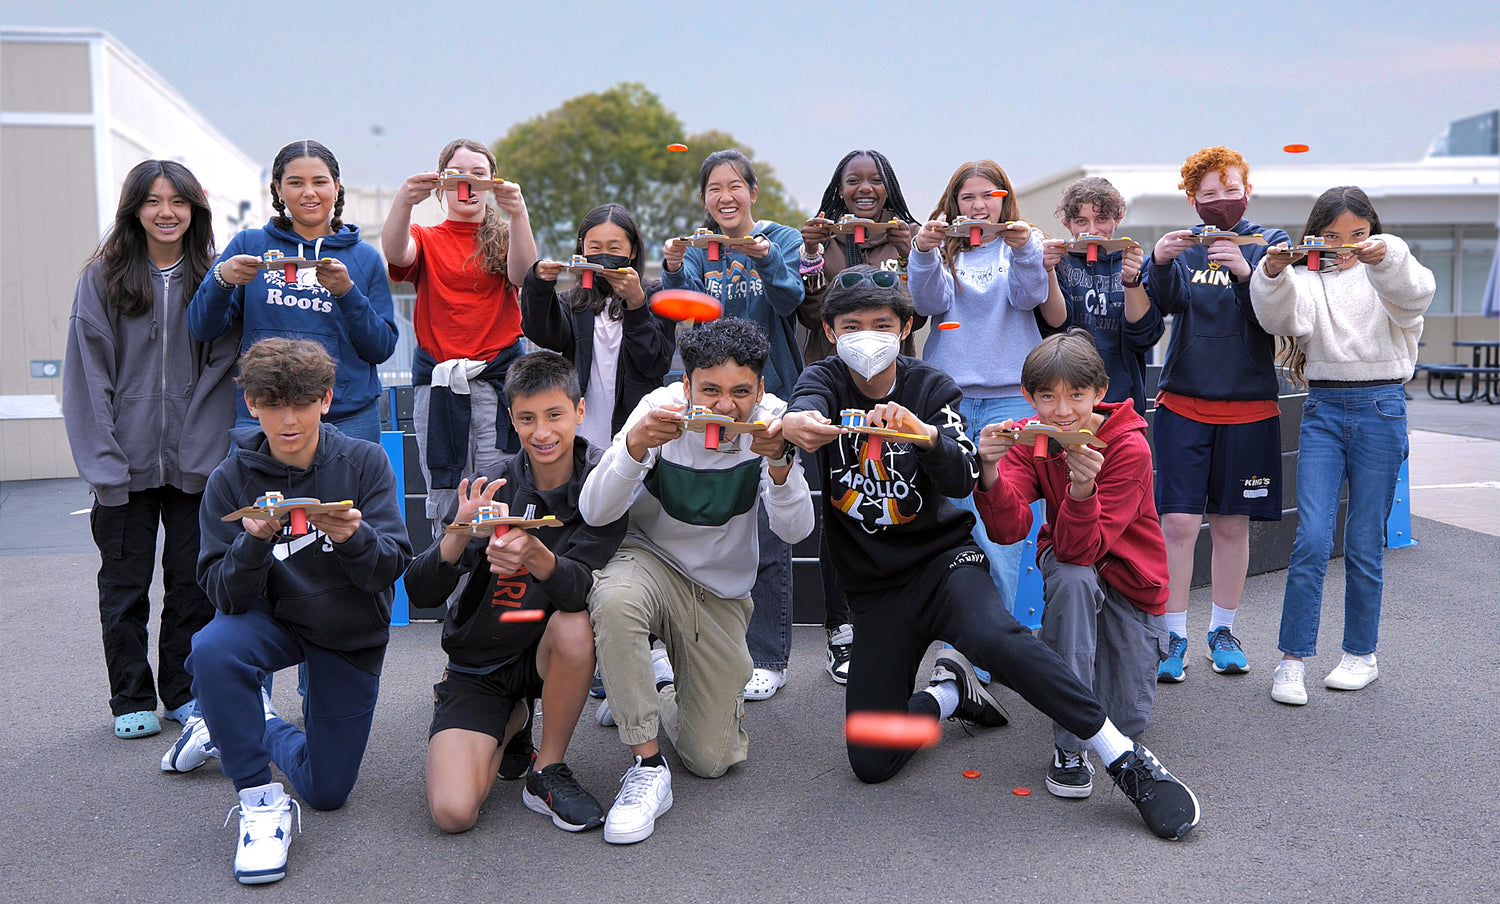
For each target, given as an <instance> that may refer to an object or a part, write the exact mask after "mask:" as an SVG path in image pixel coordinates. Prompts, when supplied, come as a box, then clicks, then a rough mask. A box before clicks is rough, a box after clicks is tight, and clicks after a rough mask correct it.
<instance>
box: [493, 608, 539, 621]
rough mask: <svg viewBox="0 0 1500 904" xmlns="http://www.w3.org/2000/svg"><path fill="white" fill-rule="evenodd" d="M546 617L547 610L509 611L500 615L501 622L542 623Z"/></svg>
mask: <svg viewBox="0 0 1500 904" xmlns="http://www.w3.org/2000/svg"><path fill="white" fill-rule="evenodd" d="M546 617H547V611H546V610H545V609H508V610H506V611H505V612H502V613H500V620H501V621H503V622H530V621H541V620H542V619H544V618H546Z"/></svg>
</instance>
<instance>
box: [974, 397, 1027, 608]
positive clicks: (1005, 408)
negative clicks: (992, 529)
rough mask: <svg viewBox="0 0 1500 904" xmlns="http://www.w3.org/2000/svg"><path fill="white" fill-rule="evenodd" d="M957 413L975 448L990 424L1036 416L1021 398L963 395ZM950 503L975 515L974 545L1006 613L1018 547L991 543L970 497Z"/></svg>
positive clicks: (1011, 604)
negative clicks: (986, 563)
mask: <svg viewBox="0 0 1500 904" xmlns="http://www.w3.org/2000/svg"><path fill="white" fill-rule="evenodd" d="M958 411H959V413H960V414H962V415H963V416H964V426H965V428H966V430H967V432H968V435H969V439H971V440H973V441H974V444H975V445H976V446H977V445H978V444H979V431H980V430H983V429H984V428H985V427H987V426H989V425H990V424H998V423H1000V422H1001V421H1003V420H1006V419H1007V418H1008V419H1010V420H1013V421H1015V420H1020V419H1021V418H1028V417H1031V416H1032V415H1034V414H1036V412H1035V411H1032V410H1031V406H1030V405H1028V404H1026V400H1025V399H1023V398H1022V397H1020V396H1009V397H1006V398H1000V399H971V398H968V397H967V396H966V397H964V399H963V401H961V402H959V405H958ZM953 502H954V504H955V505H957V506H958V507H959V508H961V509H963V510H964V511H966V512H972V513H973V514H974V532H973V536H974V542H975V543H976V544H978V545H979V548H980V549H982V550H984V554H985V555H986V556H988V557H989V560H990V579H991V580H993V581H994V582H995V589H996V590H998V591H1000V602H1001V603H1003V604H1004V605H1005V611H1006V612H1009V611H1010V610H1011V609H1012V608H1013V607H1014V606H1015V602H1016V583H1017V582H1018V581H1019V580H1020V577H1021V544H1020V543H1012V544H1011V545H1009V546H1001V545H999V544H997V543H995V542H994V541H993V540H991V539H990V535H989V534H988V533H986V532H985V529H984V523H983V522H982V521H980V520H979V512H978V511H977V510H976V509H975V508H974V497H973V496H965V497H963V498H962V499H959V498H954V500H953Z"/></svg>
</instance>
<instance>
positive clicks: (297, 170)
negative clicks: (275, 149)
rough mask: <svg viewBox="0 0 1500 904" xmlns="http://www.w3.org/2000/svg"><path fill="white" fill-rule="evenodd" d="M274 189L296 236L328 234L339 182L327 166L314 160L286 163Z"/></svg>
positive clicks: (311, 158)
mask: <svg viewBox="0 0 1500 904" xmlns="http://www.w3.org/2000/svg"><path fill="white" fill-rule="evenodd" d="M275 186H276V191H277V192H278V193H279V194H280V195H281V200H282V202H283V203H285V204H286V215H287V216H288V217H290V218H291V221H292V229H293V230H295V231H296V233H297V234H298V235H300V236H302V237H303V238H306V239H315V238H318V237H319V236H324V235H328V233H329V229H328V223H329V221H331V220H332V219H333V205H334V202H335V201H337V200H338V196H339V182H338V180H337V179H335V178H333V173H331V172H330V171H329V169H328V164H326V163H324V162H323V161H322V160H319V159H318V158H317V157H298V158H297V159H295V160H292V161H290V162H288V163H287V165H286V169H284V170H282V173H281V181H279V182H276V183H275Z"/></svg>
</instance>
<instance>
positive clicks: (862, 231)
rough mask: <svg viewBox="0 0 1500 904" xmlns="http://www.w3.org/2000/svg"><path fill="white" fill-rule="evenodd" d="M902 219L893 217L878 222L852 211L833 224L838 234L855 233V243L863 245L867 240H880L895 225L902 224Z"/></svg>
mask: <svg viewBox="0 0 1500 904" xmlns="http://www.w3.org/2000/svg"><path fill="white" fill-rule="evenodd" d="M900 225H901V221H900V220H897V219H895V218H892V219H891V220H889V221H888V222H884V223H878V222H876V221H875V220H871V219H868V218H866V217H857V216H855V215H854V214H852V213H846V214H844V215H843V216H841V217H839V218H838V222H836V223H834V224H833V231H834V232H835V233H837V234H838V235H853V236H854V244H856V245H863V244H864V243H865V241H866V240H869V241H872V242H878V241H880V239H881V238H882V237H883V236H884V235H885V234H886V231H887V230H889V229H891V227H893V226H900Z"/></svg>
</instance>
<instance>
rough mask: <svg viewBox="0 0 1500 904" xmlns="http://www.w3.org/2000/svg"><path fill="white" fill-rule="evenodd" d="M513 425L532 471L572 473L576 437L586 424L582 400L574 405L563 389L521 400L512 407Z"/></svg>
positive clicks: (523, 397) (552, 389)
mask: <svg viewBox="0 0 1500 904" xmlns="http://www.w3.org/2000/svg"><path fill="white" fill-rule="evenodd" d="M510 422H511V424H513V425H514V426H515V428H516V435H517V436H518V437H520V439H521V448H522V449H525V450H526V456H527V458H529V459H530V460H531V466H532V468H534V469H536V470H538V471H546V470H548V469H550V468H555V467H561V466H563V465H566V466H567V468H568V469H569V470H570V471H571V468H572V462H573V437H574V436H576V435H577V434H578V425H579V424H581V423H583V400H582V399H579V400H578V402H577V404H574V402H573V400H572V399H570V398H568V393H567V391H566V390H564V389H563V388H562V387H560V386H552V387H549V388H547V389H544V390H542V391H541V392H538V393H535V394H533V395H523V396H517V397H516V398H514V399H512V400H511V403H510Z"/></svg>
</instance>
